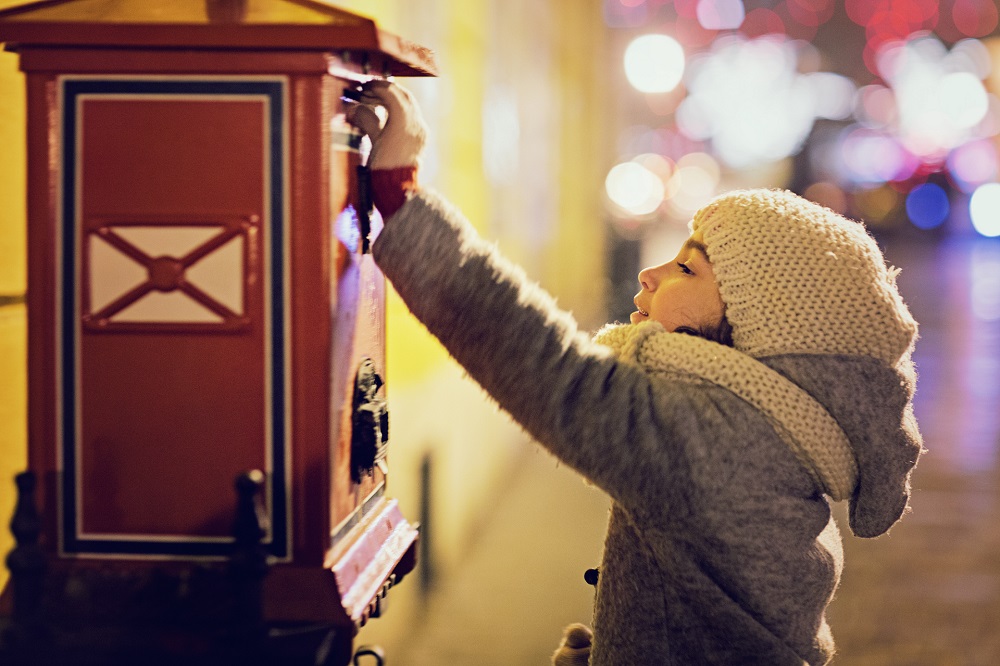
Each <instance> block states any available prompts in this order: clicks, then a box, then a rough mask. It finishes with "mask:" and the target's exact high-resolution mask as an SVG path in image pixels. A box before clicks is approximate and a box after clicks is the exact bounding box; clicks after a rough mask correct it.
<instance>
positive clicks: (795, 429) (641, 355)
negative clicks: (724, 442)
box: [594, 321, 858, 501]
mask: <svg viewBox="0 0 1000 666" xmlns="http://www.w3.org/2000/svg"><path fill="white" fill-rule="evenodd" d="M594 341H595V342H597V343H599V344H603V345H606V346H608V347H611V348H612V349H613V350H615V352H616V354H617V356H618V358H620V359H621V360H623V361H625V362H628V363H634V364H636V365H639V366H640V367H643V368H645V369H647V370H648V371H650V372H655V373H664V374H671V373H673V374H675V375H681V376H684V377H687V378H688V379H694V380H701V381H707V382H710V383H712V384H716V385H718V386H721V387H723V388H725V389H728V390H730V391H732V392H733V393H735V394H736V395H738V396H739V397H741V398H743V399H744V400H746V401H747V402H749V403H750V404H751V405H753V406H754V407H756V408H757V409H759V410H760V411H761V412H763V413H764V414H765V415H766V416H767V418H768V420H769V421H770V422H771V424H772V425H773V426H774V427H775V430H776V431H777V432H778V435H779V436H780V437H781V439H782V440H783V441H784V442H785V443H786V444H787V445H788V446H789V448H791V450H792V451H793V452H794V453H795V455H796V456H797V457H798V459H799V461H800V462H802V464H803V465H804V466H805V467H806V469H808V470H809V472H810V473H811V474H812V475H813V478H814V479H816V481H817V483H818V484H819V485H820V486H821V487H822V488H823V491H824V492H825V493H826V494H827V495H829V496H830V497H832V498H833V499H834V500H837V501H841V500H846V499H848V498H850V497H851V495H852V494H853V493H854V488H855V485H856V484H857V479H858V466H857V462H856V461H855V459H854V452H853V451H852V450H851V444H850V442H849V441H848V439H847V436H846V435H845V434H844V431H843V430H841V428H840V426H839V425H838V424H837V422H836V421H835V420H834V419H833V417H832V416H830V413H829V412H827V411H826V409H824V408H823V406H822V405H821V404H819V403H818V402H817V401H816V400H815V399H814V398H812V397H811V396H810V395H809V394H808V393H806V392H805V391H804V390H802V389H801V388H799V386H798V385H796V384H794V383H793V382H791V381H789V380H788V379H786V378H785V377H784V376H782V375H781V374H779V373H777V372H775V371H774V370H772V369H771V368H769V367H767V366H766V365H764V364H763V363H761V362H760V361H758V360H756V359H754V358H752V357H750V356H748V355H746V354H744V353H743V352H740V351H738V350H736V349H733V348H732V347H727V346H725V345H720V344H718V343H716V342H712V341H710V340H705V339H703V338H698V337H694V336H691V335H685V334H682V333H672V332H668V331H666V330H664V328H663V326H661V325H660V324H659V323H657V322H654V321H646V322H642V323H640V324H636V325H626V326H621V325H609V326H606V327H604V328H603V329H601V330H600V331H599V332H598V333H597V335H596V336H595V338H594Z"/></svg>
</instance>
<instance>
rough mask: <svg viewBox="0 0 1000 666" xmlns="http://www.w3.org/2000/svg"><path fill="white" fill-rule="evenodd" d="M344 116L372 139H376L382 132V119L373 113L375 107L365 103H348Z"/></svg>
mask: <svg viewBox="0 0 1000 666" xmlns="http://www.w3.org/2000/svg"><path fill="white" fill-rule="evenodd" d="M345 116H346V118H347V122H349V123H351V124H352V125H354V126H355V127H357V128H358V129H359V130H361V131H362V132H364V133H365V134H367V135H368V136H369V137H371V140H372V141H376V140H377V139H378V135H379V134H380V133H381V132H382V121H381V120H380V119H379V117H378V114H377V113H375V109H373V108H371V107H370V106H368V105H366V104H350V105H349V106H348V107H347V111H346V113H345Z"/></svg>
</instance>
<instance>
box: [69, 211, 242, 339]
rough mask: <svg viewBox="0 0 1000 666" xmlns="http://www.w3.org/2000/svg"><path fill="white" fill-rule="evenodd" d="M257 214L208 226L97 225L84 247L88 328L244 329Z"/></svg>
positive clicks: (86, 319)
mask: <svg viewBox="0 0 1000 666" xmlns="http://www.w3.org/2000/svg"><path fill="white" fill-rule="evenodd" d="M257 223H258V220H257V218H256V216H249V217H246V218H242V219H240V218H230V219H225V220H214V221H211V220H209V221H204V220H202V221H197V222H195V221H192V222H176V221H172V222H168V223H159V224H154V223H151V222H149V221H139V222H136V221H134V220H130V221H127V222H126V221H119V222H108V221H100V222H98V223H96V224H88V225H87V226H88V227H89V230H88V233H86V234H85V239H86V241H85V246H84V248H83V255H84V256H83V262H82V268H83V276H84V279H85V283H84V284H85V288H84V290H83V293H84V302H83V308H82V309H83V322H84V326H85V327H86V328H87V329H89V330H106V331H111V330H121V329H123V328H124V329H126V330H128V329H137V328H138V329H165V330H190V329H192V328H193V329H197V330H203V329H206V328H208V329H224V330H232V329H238V328H243V327H244V326H247V325H248V324H249V318H248V317H247V316H246V297H247V293H248V290H247V283H248V281H252V280H253V275H254V272H255V271H254V266H253V261H252V259H253V257H255V256H256V255H257V252H256V251H255V248H254V242H255V240H256V235H257V234H256V230H257Z"/></svg>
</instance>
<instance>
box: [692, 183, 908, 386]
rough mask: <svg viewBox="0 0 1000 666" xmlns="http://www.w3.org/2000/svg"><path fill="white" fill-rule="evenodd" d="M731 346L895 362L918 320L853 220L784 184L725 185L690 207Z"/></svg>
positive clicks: (767, 353) (871, 242)
mask: <svg viewBox="0 0 1000 666" xmlns="http://www.w3.org/2000/svg"><path fill="white" fill-rule="evenodd" d="M692 228H693V230H694V231H695V232H701V234H702V235H703V237H704V240H705V245H706V246H707V249H708V258H709V259H710V260H711V262H712V269H713V270H714V271H715V277H716V280H717V281H718V283H719V292H720V293H721V295H722V300H723V301H724V302H725V304H726V317H727V319H728V320H729V323H730V324H731V325H732V327H733V341H734V343H735V345H736V348H737V349H739V350H740V351H743V352H745V353H747V354H749V355H750V356H754V357H762V356H773V355H777V354H794V353H809V354H851V355H863V356H871V357H874V358H877V359H879V360H881V361H882V362H884V363H885V364H886V365H888V366H889V367H896V366H897V365H899V364H900V362H901V360H902V359H903V358H904V356H905V355H906V354H907V352H908V351H909V350H910V348H911V347H912V345H913V342H914V340H915V338H916V333H917V324H916V322H915V321H914V320H913V317H912V316H911V315H910V312H909V310H908V309H907V308H906V305H905V304H904V303H903V300H902V298H901V297H900V295H899V291H898V290H897V289H896V281H895V275H896V271H895V270H892V269H889V268H888V267H887V266H886V264H885V260H884V259H883V257H882V253H881V251H880V250H879V248H878V245H877V244H876V243H875V241H874V240H873V239H872V238H871V236H869V235H868V233H867V231H866V230H865V228H864V227H863V226H862V225H861V224H860V223H858V222H854V221H852V220H848V219H847V218H845V217H843V216H842V215H838V214H837V213H835V212H833V211H831V210H829V209H827V208H824V207H822V206H820V205H818V204H815V203H813V202H811V201H808V200H806V199H803V198H802V197H799V196H797V195H795V194H793V193H791V192H787V191H783V190H744V191H736V192H730V193H728V194H725V195H723V196H720V197H718V198H717V199H715V200H713V201H712V202H711V203H709V204H708V205H707V206H705V207H704V208H702V209H701V210H700V211H698V213H697V214H696V215H695V217H694V220H693V223H692Z"/></svg>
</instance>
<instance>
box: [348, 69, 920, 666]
mask: <svg viewBox="0 0 1000 666" xmlns="http://www.w3.org/2000/svg"><path fill="white" fill-rule="evenodd" d="M361 101H362V104H360V105H358V106H357V107H355V108H354V109H352V111H351V118H352V121H353V122H354V123H355V124H356V125H357V126H358V127H359V128H361V130H362V131H365V132H367V133H368V134H369V135H370V137H371V140H372V150H371V153H370V156H369V166H370V167H371V169H372V181H373V197H374V201H375V205H376V206H377V207H378V208H379V210H380V211H381V213H382V215H383V217H384V218H385V219H386V223H385V227H384V230H383V231H382V232H381V234H380V236H379V238H378V239H377V240H376V241H375V243H374V245H373V248H372V251H373V255H374V257H375V259H376V261H377V262H378V263H379V265H380V267H381V268H382V270H383V271H384V272H385V274H386V275H387V276H388V278H389V279H390V280H391V281H392V283H393V285H394V286H395V288H396V290H397V291H398V292H399V293H400V295H401V296H402V298H403V299H404V300H405V301H406V303H407V305H408V307H409V308H410V310H411V311H412V312H413V314H414V315H416V316H417V317H418V318H419V319H420V320H421V321H423V323H424V324H425V325H426V326H427V327H428V329H429V330H430V331H431V332H432V333H433V334H434V335H436V336H437V337H438V338H439V339H440V340H441V342H442V343H443V344H444V345H445V347H447V349H448V350H449V352H450V353H451V354H452V355H453V356H454V357H455V358H456V359H457V360H458V362H459V363H461V364H462V365H463V366H464V367H465V369H466V370H467V371H468V372H469V374H470V375H471V376H472V377H473V378H475V379H476V380H477V381H478V382H479V383H480V384H481V385H482V386H483V387H484V388H485V389H486V391H488V392H489V393H490V395H492V396H493V398H495V399H496V400H497V402H498V403H499V404H500V405H501V406H502V407H503V408H504V409H505V410H506V411H508V412H509V413H510V414H511V415H512V416H513V417H514V418H515V419H516V420H517V421H518V422H519V423H520V424H521V425H522V426H523V427H524V428H525V429H526V430H527V432H528V433H530V434H531V435H532V436H533V437H534V438H535V439H536V440H537V441H538V442H539V443H541V444H542V445H543V446H545V447H546V448H547V449H549V450H550V451H551V452H552V453H553V454H554V455H556V456H557V457H558V458H560V459H561V460H562V461H564V462H565V463H566V464H568V465H570V466H572V467H573V468H574V469H576V470H578V471H579V472H580V473H581V474H582V475H584V476H585V477H586V478H587V479H589V480H590V481H591V482H593V483H594V484H596V485H598V486H599V487H601V488H602V489H603V490H604V491H606V492H607V493H608V495H610V496H611V500H612V505H611V515H610V522H609V525H608V532H607V537H606V541H605V547H604V553H603V557H602V562H601V566H600V577H599V579H598V585H597V597H596V602H595V609H594V618H593V626H594V630H593V635H592V641H591V634H590V631H589V630H588V629H586V628H585V627H583V626H574V627H571V628H569V629H568V630H567V634H566V636H565V637H564V641H563V645H562V646H560V648H559V650H558V651H557V652H556V655H555V656H554V659H555V663H559V664H562V663H588V661H587V659H588V657H589V663H591V664H595V665H598V664H599V665H603V664H629V665H635V664H696V663H698V664H700V663H708V664H751V663H752V664H757V663H759V664H769V665H772V666H773V665H777V664H797V665H800V664H803V663H808V664H825V663H827V662H828V661H829V660H830V658H831V657H832V655H833V652H834V645H833V639H832V636H831V633H830V628H829V626H828V625H827V623H826V620H825V611H826V607H827V605H828V604H829V602H830V600H831V598H832V596H833V593H834V591H835V589H836V587H837V583H838V581H839V577H840V573H841V568H842V562H843V553H842V549H841V542H840V535H839V533H838V531H837V526H836V525H835V523H834V521H833V519H832V518H831V512H830V504H829V502H830V500H833V501H841V500H847V501H848V502H849V503H850V512H849V516H850V526H851V529H852V530H853V532H854V533H855V534H856V535H859V536H863V537H874V536H878V535H880V534H883V533H884V532H886V531H887V530H888V529H889V528H890V527H891V526H892V525H893V524H894V523H895V522H896V521H897V520H898V519H899V518H900V516H901V515H902V514H903V512H904V511H905V510H906V507H907V502H908V499H909V475H910V471H911V469H912V468H913V467H914V465H915V464H916V461H917V457H918V455H919V453H920V452H921V439H920V435H919V432H918V431H917V427H916V422H915V421H914V418H913V412H912V403H911V398H912V396H913V391H914V387H915V375H914V373H913V369H912V364H911V362H910V353H911V351H912V346H913V343H914V341H915V338H916V329H917V327H916V323H915V322H914V320H913V318H912V317H911V316H910V313H909V311H908V310H907V308H906V306H905V305H904V303H903V301H902V299H901V298H900V296H899V293H898V291H897V289H896V286H895V274H894V272H893V271H891V270H889V269H888V268H887V267H886V265H885V262H884V260H883V258H882V255H881V253H880V251H879V249H878V247H877V246H876V244H875V242H874V241H873V240H872V239H871V238H870V237H869V236H868V234H867V233H866V232H865V230H864V228H863V227H862V226H861V225H860V224H858V223H855V222H852V221H849V220H847V219H845V218H843V217H841V216H839V215H837V214H835V213H833V212H831V211H829V210H826V209H824V208H822V207H820V206H817V205H815V204H813V203H810V202H808V201H806V200H804V199H801V198H799V197H797V196H795V195H794V194H791V193H789V192H782V191H772V190H751V191H741V192H733V193H730V194H727V195H724V196H721V197H719V198H717V199H715V200H714V201H712V202H711V203H709V204H708V205H707V206H705V207H704V208H703V209H701V210H700V211H698V212H697V214H696V215H695V216H694V220H693V222H692V225H691V228H692V234H691V237H690V239H688V241H687V242H686V243H685V245H684V247H683V248H682V249H681V251H680V253H679V254H678V256H677V257H676V258H675V259H674V260H673V261H671V262H668V263H665V264H663V265H660V266H656V267H653V268H647V269H646V270H644V271H642V272H641V273H640V274H639V282H640V287H641V288H640V290H639V293H638V294H637V295H636V297H635V305H636V311H635V312H634V313H633V314H632V316H631V323H630V324H627V325H611V326H606V327H605V328H604V329H602V330H601V331H600V332H599V333H598V334H597V336H596V337H595V338H594V339H593V340H591V339H589V338H588V337H585V336H584V335H582V334H581V333H580V332H579V331H578V330H577V327H576V324H575V322H574V321H573V319H572V317H571V316H570V315H569V314H568V313H566V312H563V311H560V310H559V309H558V308H557V307H556V305H555V303H554V301H553V300H552V299H551V298H550V297H549V296H548V295H547V294H546V293H545V292H543V291H542V290H541V289H539V288H538V287H537V286H535V285H533V284H530V283H529V282H528V281H527V280H526V279H525V277H524V275H523V273H522V272H521V271H520V270H519V269H518V268H516V267H514V266H512V265H511V264H510V263H509V262H507V261H506V260H505V259H503V258H502V257H500V256H498V254H497V253H496V251H495V250H494V249H493V248H492V247H491V246H489V245H488V244H487V243H485V242H484V241H483V240H481V239H480V238H479V237H478V236H477V235H476V233H475V232H474V230H473V229H472V227H471V226H470V225H469V224H468V222H467V221H466V220H465V219H464V218H463V217H462V215H461V214H460V213H459V212H458V211H457V210H455V209H454V208H453V207H451V206H450V205H449V204H448V203H447V202H446V201H445V200H444V199H442V198H441V197H440V196H438V195H437V194H435V193H433V192H431V191H428V190H426V189H421V188H419V187H418V186H417V181H416V174H417V164H418V157H419V154H420V151H421V148H422V147H423V145H424V142H425V137H426V129H425V127H424V124H423V121H422V119H421V117H420V113H419V110H418V109H417V107H416V105H415V104H414V102H413V100H412V97H411V95H410V94H409V93H408V92H407V91H406V90H405V89H403V88H401V87H399V86H398V85H394V84H387V83H385V82H375V83H371V84H368V85H367V86H366V87H365V89H364V93H363V95H362V98H361ZM371 105H381V106H384V107H385V109H386V111H387V114H388V119H387V121H386V122H385V123H384V125H382V124H380V122H379V120H378V117H377V116H376V114H375V113H374V111H373V109H372V108H371ZM699 332H701V333H705V334H706V335H704V336H703V335H689V334H688V335H685V333H699ZM706 338H710V339H706Z"/></svg>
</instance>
